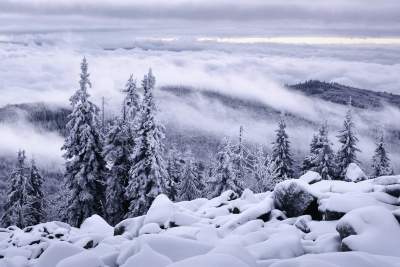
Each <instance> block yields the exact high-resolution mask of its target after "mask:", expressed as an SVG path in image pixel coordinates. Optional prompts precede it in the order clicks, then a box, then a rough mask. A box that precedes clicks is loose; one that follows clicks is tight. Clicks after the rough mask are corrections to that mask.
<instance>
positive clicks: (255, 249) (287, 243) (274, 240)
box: [247, 232, 305, 260]
mask: <svg viewBox="0 0 400 267" xmlns="http://www.w3.org/2000/svg"><path fill="white" fill-rule="evenodd" d="M247 248H248V250H249V252H250V253H251V254H252V255H254V257H256V258H257V259H258V260H266V259H288V258H293V257H298V256H301V255H303V254H304V253H305V251H304V248H303V246H302V244H301V242H300V237H299V236H298V235H295V234H293V233H290V232H288V233H284V232H280V233H278V234H274V235H272V236H271V237H270V238H268V240H266V241H264V242H261V243H257V244H254V245H251V246H249V247H247Z"/></svg>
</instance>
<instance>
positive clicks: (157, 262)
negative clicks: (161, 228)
mask: <svg viewBox="0 0 400 267" xmlns="http://www.w3.org/2000/svg"><path fill="white" fill-rule="evenodd" d="M170 263H172V261H171V260H170V259H169V258H168V257H166V256H164V255H162V254H160V253H157V252H155V251H154V250H153V249H151V248H150V247H149V246H148V245H144V246H142V248H141V249H140V251H139V253H137V254H135V255H133V256H131V257H130V258H128V259H127V260H126V262H125V263H124V264H122V265H121V267H133V266H146V267H165V266H167V265H169V264H170Z"/></svg>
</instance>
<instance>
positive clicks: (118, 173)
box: [104, 75, 140, 224]
mask: <svg viewBox="0 0 400 267" xmlns="http://www.w3.org/2000/svg"><path fill="white" fill-rule="evenodd" d="M123 92H124V93H125V94H126V95H125V98H124V101H123V105H122V110H121V116H120V117H119V118H116V120H115V122H114V123H113V124H111V126H110V129H109V131H108V133H107V135H106V138H105V147H104V158H105V159H106V161H107V165H108V166H109V172H108V175H107V188H106V213H107V218H108V221H109V222H110V223H111V224H116V223H118V222H120V221H121V220H122V219H123V218H125V216H126V214H127V213H128V208H129V200H128V199H127V197H126V195H125V190H126V187H127V186H128V180H129V170H130V167H131V163H132V162H131V160H130V155H131V154H132V152H133V148H134V144H135V142H134V139H135V130H136V122H137V117H138V116H137V114H138V111H139V109H140V97H139V94H138V92H137V88H136V82H135V81H134V80H133V76H132V75H131V76H130V77H129V79H128V81H127V83H126V85H125V88H124V90H123Z"/></svg>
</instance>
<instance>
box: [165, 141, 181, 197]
mask: <svg viewBox="0 0 400 267" xmlns="http://www.w3.org/2000/svg"><path fill="white" fill-rule="evenodd" d="M184 170H185V160H184V159H183V157H182V155H181V154H180V153H179V152H178V151H177V150H176V149H175V148H172V149H170V150H169V153H168V157H167V172H168V175H169V177H170V179H171V180H172V184H173V185H175V186H171V189H170V198H171V200H177V199H178V198H179V196H178V191H179V190H178V189H179V188H178V185H179V184H180V183H181V181H182V177H183V173H184Z"/></svg>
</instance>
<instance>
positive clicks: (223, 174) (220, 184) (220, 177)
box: [207, 139, 243, 197]
mask: <svg viewBox="0 0 400 267" xmlns="http://www.w3.org/2000/svg"><path fill="white" fill-rule="evenodd" d="M232 158H233V155H232V147H231V143H230V142H229V140H228V139H224V141H223V142H222V145H221V147H220V149H219V151H218V152H217V155H216V166H215V169H214V171H213V176H212V177H210V179H209V181H208V183H207V184H208V192H209V196H210V197H216V196H219V195H220V194H221V193H222V192H224V191H226V190H232V191H234V192H235V193H237V194H241V193H242V191H243V184H242V181H239V180H237V179H236V175H235V170H234V169H233V164H232Z"/></svg>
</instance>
